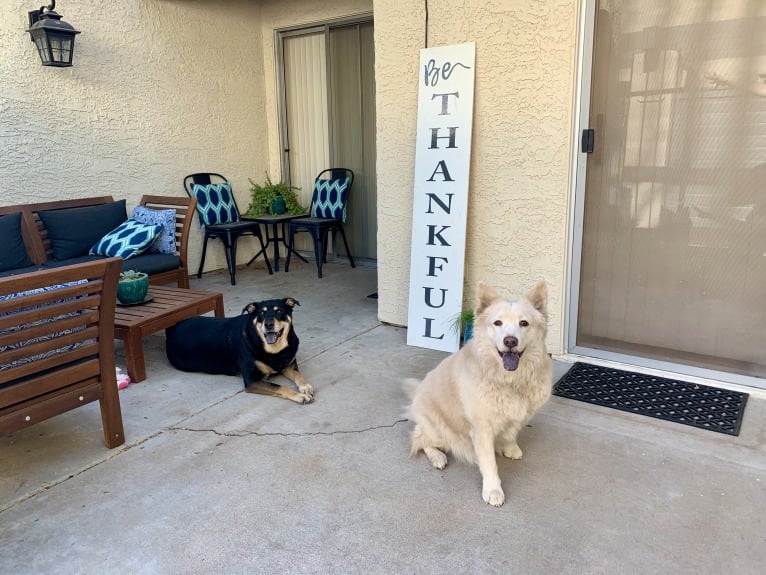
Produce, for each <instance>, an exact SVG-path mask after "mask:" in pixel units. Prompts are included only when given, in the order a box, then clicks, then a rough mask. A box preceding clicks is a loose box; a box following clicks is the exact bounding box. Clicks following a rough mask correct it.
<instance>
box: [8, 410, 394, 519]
mask: <svg viewBox="0 0 766 575" xmlns="http://www.w3.org/2000/svg"><path fill="white" fill-rule="evenodd" d="M408 421H409V420H408V419H397V420H396V421H395V422H393V423H391V424H389V425H376V426H372V427H365V428H363V429H341V430H338V431H314V432H306V433H276V432H273V433H261V432H258V431H238V432H231V431H230V432H221V431H217V430H215V429H193V428H191V427H166V428H164V429H162V430H159V431H157V432H155V433H153V434H151V435H149V436H147V437H144V438H142V439H139V440H137V441H135V442H133V443H124V444H123V445H121V446H119V447H116V448H114V450H112V451H110V453H109V454H108V455H107V456H106V457H105V458H104V459H102V460H100V461H96V462H93V463H91V464H89V465H86V466H85V467H83V468H82V469H80V470H79V471H77V472H76V473H70V474H67V475H66V476H65V477H60V478H58V479H55V480H53V481H51V482H49V483H47V484H45V485H42V486H40V487H38V488H36V489H34V490H32V491H30V492H28V493H25V494H24V495H22V496H20V497H18V498H16V499H14V500H12V501H9V502H8V504H7V505H5V506H3V507H0V515H2V514H3V513H5V512H6V511H8V510H10V509H13V508H14V507H16V506H17V505H19V504H21V503H23V502H24V501H27V500H28V499H32V498H33V497H35V496H36V495H39V494H40V493H43V492H45V491H48V490H50V489H53V488H54V487H57V486H58V485H61V484H63V483H66V482H67V481H69V480H70V479H74V478H75V477H77V476H79V475H82V474H83V473H87V472H88V471H90V470H91V469H93V468H95V467H98V466H100V465H102V464H104V463H107V462H108V461H111V460H113V459H115V458H116V457H119V456H120V455H122V454H124V453H127V452H129V451H131V450H133V449H134V448H136V447H139V446H140V445H143V444H144V443H147V442H148V441H150V440H151V439H154V438H156V437H159V436H160V435H162V434H164V433H166V432H168V431H191V432H200V433H213V434H215V435H217V436H220V437H247V436H253V435H254V436H256V437H311V436H320V435H326V436H332V435H349V434H355V433H366V432H368V431H376V430H378V429H393V428H394V427H396V426H397V425H399V424H401V423H406V422H408Z"/></svg>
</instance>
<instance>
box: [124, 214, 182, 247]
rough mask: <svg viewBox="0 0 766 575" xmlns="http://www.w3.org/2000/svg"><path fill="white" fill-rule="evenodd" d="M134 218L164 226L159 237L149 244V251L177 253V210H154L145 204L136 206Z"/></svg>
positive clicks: (143, 222)
mask: <svg viewBox="0 0 766 575" xmlns="http://www.w3.org/2000/svg"><path fill="white" fill-rule="evenodd" d="M133 219H134V220H136V221H137V222H140V223H142V224H154V225H161V226H162V231H161V232H160V234H159V235H158V236H157V239H156V240H154V243H153V244H152V245H151V246H149V250H148V251H149V252H151V253H160V254H170V255H175V253H176V211H175V210H174V209H172V208H169V209H166V210H152V209H150V208H146V207H144V206H136V207H135V209H134V210H133Z"/></svg>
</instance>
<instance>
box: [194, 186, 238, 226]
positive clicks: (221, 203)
mask: <svg viewBox="0 0 766 575" xmlns="http://www.w3.org/2000/svg"><path fill="white" fill-rule="evenodd" d="M191 189H192V194H194V197H195V198H197V211H198V212H199V217H200V223H201V224H202V225H203V226H214V225H217V224H228V223H231V222H238V221H239V212H238V211H237V205H236V204H235V203H234V195H233V194H232V192H231V183H229V182H222V183H220V184H207V185H204V184H192V185H191Z"/></svg>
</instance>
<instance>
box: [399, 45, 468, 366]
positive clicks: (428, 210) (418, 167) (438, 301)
mask: <svg viewBox="0 0 766 575" xmlns="http://www.w3.org/2000/svg"><path fill="white" fill-rule="evenodd" d="M475 57H476V44H475V43H474V42H469V43H466V44H457V45H454V46H440V47H437V48H425V49H423V50H421V51H420V74H419V76H418V78H419V89H418V126H417V139H416V151H415V193H414V198H413V206H412V209H413V211H412V247H411V255H410V257H411V259H410V293H409V310H408V323H407V325H408V328H407V344H408V345H415V346H419V347H426V348H429V349H437V350H441V351H447V352H453V351H457V349H458V347H459V345H460V336H459V334H458V333H457V330H456V329H454V327H453V323H454V318H455V317H456V316H457V315H458V314H459V313H460V308H461V306H462V302H463V275H464V268H465V229H466V213H467V207H468V176H469V168H470V163H471V129H472V126H473V84H474V61H475Z"/></svg>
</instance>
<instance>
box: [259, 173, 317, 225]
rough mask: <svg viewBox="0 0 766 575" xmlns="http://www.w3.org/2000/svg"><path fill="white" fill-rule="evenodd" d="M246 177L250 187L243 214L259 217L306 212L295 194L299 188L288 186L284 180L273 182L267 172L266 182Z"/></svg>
mask: <svg viewBox="0 0 766 575" xmlns="http://www.w3.org/2000/svg"><path fill="white" fill-rule="evenodd" d="M248 179H249V180H250V184H252V187H251V188H250V205H249V206H248V208H247V212H246V214H245V215H247V216H251V217H259V216H265V215H279V214H283V213H288V214H290V215H294V216H295V215H299V214H304V213H306V208H304V207H303V206H302V205H301V203H300V202H299V201H298V196H297V195H296V194H295V192H297V191H300V188H296V187H295V186H288V185H287V184H286V183H284V182H278V183H274V182H272V181H271V178H270V177H269V174H268V172H267V173H266V182H265V183H263V184H258V183H256V182H254V181H253V180H251V179H250V178H248Z"/></svg>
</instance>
